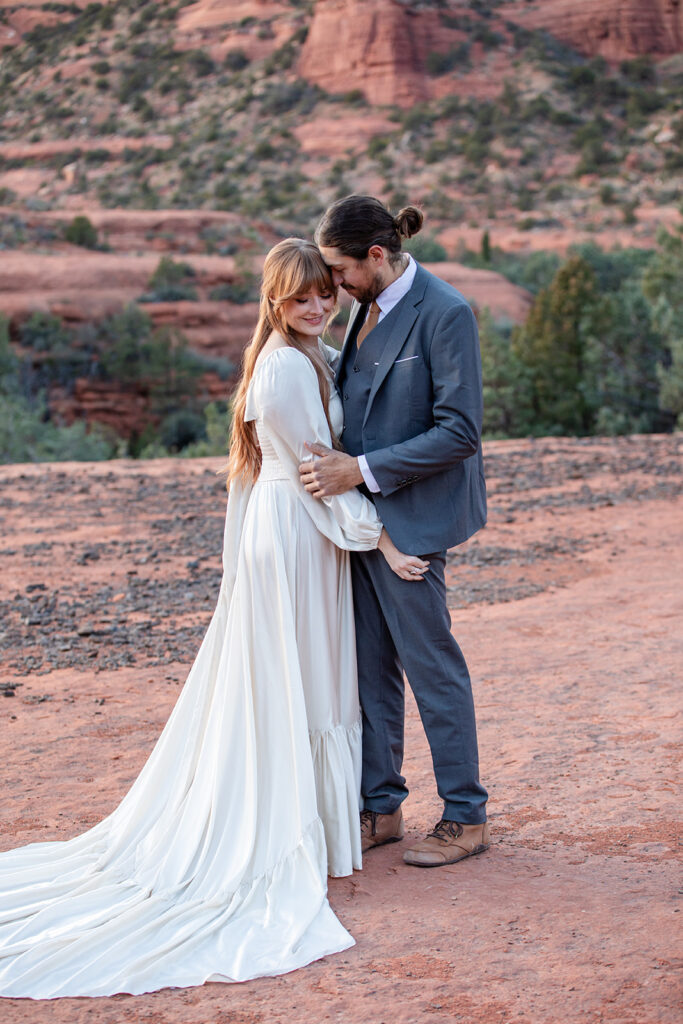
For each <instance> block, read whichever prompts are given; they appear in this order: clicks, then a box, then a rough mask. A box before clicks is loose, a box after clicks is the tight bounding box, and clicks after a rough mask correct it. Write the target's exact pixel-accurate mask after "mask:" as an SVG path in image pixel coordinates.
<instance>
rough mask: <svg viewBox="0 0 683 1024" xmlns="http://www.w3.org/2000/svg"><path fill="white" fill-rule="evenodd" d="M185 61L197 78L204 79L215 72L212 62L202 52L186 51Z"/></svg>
mask: <svg viewBox="0 0 683 1024" xmlns="http://www.w3.org/2000/svg"><path fill="white" fill-rule="evenodd" d="M185 60H186V61H187V63H188V64H189V66H190V68H191V70H192V71H194V73H195V75H197V76H198V77H199V78H206V76H207V75H212V74H214V72H215V71H216V65H215V63H214V61H213V60H212V59H211V57H209V55H208V53H205V52H204V50H188V51H187V52H186V54H185Z"/></svg>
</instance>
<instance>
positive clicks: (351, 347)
mask: <svg viewBox="0 0 683 1024" xmlns="http://www.w3.org/2000/svg"><path fill="white" fill-rule="evenodd" d="M421 226H422V214H421V213H420V211H419V210H417V209H416V208H415V207H407V208H406V209H404V210H402V211H401V212H400V213H399V215H398V216H397V217H396V218H394V217H392V216H391V214H390V213H389V211H388V210H387V209H386V208H385V207H384V206H383V205H382V204H381V203H380V202H379V201H378V200H377V199H373V198H372V197H370V196H359V195H354V196H348V197H347V198H346V199H341V200H339V201H338V202H336V203H334V204H333V205H332V206H331V207H330V208H329V209H328V210H327V212H326V213H325V215H324V216H323V218H322V220H321V222H320V224H319V225H318V229H317V232H316V241H317V243H318V245H319V247H320V250H321V252H322V254H323V258H324V260H325V262H326V263H327V264H328V266H329V267H330V269H331V271H332V276H333V278H334V282H335V285H337V286H341V287H342V288H344V289H345V291H347V292H348V293H349V294H350V295H351V296H352V298H353V299H354V300H355V301H354V304H353V306H352V310H351V318H350V320H349V328H348V330H347V333H346V338H345V340H344V346H343V348H342V352H341V356H340V359H339V365H338V369H337V378H336V379H337V386H338V388H339V391H340V394H341V397H342V401H343V404H344V433H343V436H342V443H343V446H344V449H345V451H344V452H336V451H330V450H329V449H327V448H325V447H324V446H321V445H315V444H313V445H311V446H310V449H311V451H312V452H313V453H314V454H316V455H318V456H320V458H318V459H317V460H316V461H315V462H313V463H311V462H306V463H302V465H301V467H300V472H301V478H302V481H303V483H304V486H305V487H306V489H307V490H308V491H309V492H310V493H311V494H313V495H314V496H315V497H317V498H323V497H327V496H331V495H335V494H341V493H342V492H343V491H346V490H349V489H350V488H351V487H355V486H360V487H361V489H362V490H363V491H364V493H366V494H368V495H369V496H371V497H372V499H373V501H374V502H375V505H376V507H377V511H378V513H379V515H380V517H381V519H382V522H383V523H384V525H385V526H386V528H387V531H388V533H389V536H390V537H391V539H392V540H393V542H394V543H395V544H396V546H397V547H398V548H400V549H401V550H402V551H404V552H406V553H408V554H414V555H419V556H420V557H421V558H424V559H425V561H427V562H429V563H430V564H429V570H428V572H427V573H425V575H424V579H417V578H416V580H415V581H414V582H411V581H407V580H403V579H401V578H400V577H398V576H397V575H396V574H394V573H393V572H392V571H391V569H390V568H389V566H388V564H387V562H386V561H385V559H384V558H383V556H382V555H381V554H380V553H379V552H378V551H368V552H362V553H358V554H352V555H351V566H352V575H353V592H354V603H355V618H356V642H357V654H358V677H359V678H358V684H359V692H360V700H361V705H362V709H363V776H362V787H361V788H362V795H363V801H364V810H363V811H362V812H361V833H362V845H363V850H364V851H366V850H369V849H371V848H372V847H374V846H381V845H383V844H385V843H392V842H396V841H397V840H399V839H401V838H402V837H403V817H402V812H401V803H402V802H403V800H404V799H405V797H406V796H407V793H408V790H407V788H406V784H405V779H404V778H403V776H402V775H401V767H402V762H403V726H404V684H403V671H404V670H405V674H406V676H407V678H408V681H409V683H410V685H411V687H412V690H413V693H414V695H415V699H416V701H417V705H418V708H419V711H420V716H421V718H422V724H423V726H424V729H425V732H426V734H427V739H428V740H429V745H430V748H431V753H432V762H433V766H434V774H435V776H436V784H437V789H438V792H439V795H440V797H441V799H442V800H443V803H444V810H443V815H442V818H441V820H440V821H439V822H438V823H437V824H436V825H435V826H434V828H433V829H432V831H431V832H429V833H428V834H427V835H426V836H425V837H424V838H423V839H421V840H420V841H419V842H418V843H416V844H415V845H414V846H412V847H411V848H410V849H408V850H406V852H405V853H404V857H403V859H404V860H405V861H406V863H407V864H414V865H416V866H418V867H437V866H439V865H442V864H453V863H455V861H458V860H462V859H463V858H464V857H469V856H472V855H473V854H477V853H482V852H483V851H484V850H486V849H487V848H488V845H489V830H488V825H487V824H486V799H487V794H486V790H485V789H484V788H483V786H482V785H481V783H480V782H479V768H478V752H477V735H476V723H475V717H474V705H473V701H472V688H471V685H470V677H469V673H468V671H467V665H466V664H465V659H464V658H463V655H462V652H461V651H460V648H459V647H458V645H457V643H456V642H455V640H454V639H453V636H452V634H451V631H450V627H451V622H450V615H449V613H448V608H447V605H446V585H445V579H444V570H445V563H446V549H447V548H449V547H452V546H453V545H455V544H460V543H462V542H463V541H465V540H467V538H468V537H470V536H471V535H472V534H473V533H474V532H475V531H476V530H478V529H480V527H482V526H483V525H484V523H485V521H486V491H485V485H484V474H483V465H482V454H481V444H480V432H481V420H482V391H481V366H480V357H479V342H478V335H477V327H476V322H475V319H474V316H473V314H472V310H471V309H470V307H469V306H468V305H467V303H466V301H465V299H464V298H463V296H462V295H461V294H460V293H459V292H457V291H456V290H455V289H454V288H451V287H450V285H447V284H445V283H444V282H443V281H440V280H439V279H438V278H437V277H434V276H433V275H432V274H430V273H429V272H428V271H426V270H425V269H424V268H423V267H421V266H419V265H418V264H417V263H416V262H415V261H414V260H413V259H412V257H411V256H410V255H409V254H407V253H403V252H402V251H401V239H402V238H409V237H410V236H411V235H414V234H415V233H416V232H417V231H419V230H420V227H421Z"/></svg>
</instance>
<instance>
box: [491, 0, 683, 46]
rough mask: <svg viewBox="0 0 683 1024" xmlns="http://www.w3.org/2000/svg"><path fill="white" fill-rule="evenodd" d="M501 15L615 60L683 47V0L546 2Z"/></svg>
mask: <svg viewBox="0 0 683 1024" xmlns="http://www.w3.org/2000/svg"><path fill="white" fill-rule="evenodd" d="M500 13H501V14H504V15H505V16H506V17H508V18H510V19H511V20H514V21H516V22H518V23H519V24H520V25H524V26H525V27H526V28H535V29H545V30H546V31H548V32H550V33H551V34H552V35H554V36H556V37H557V38H558V39H561V40H562V41H563V42H565V43H568V44H569V45H570V46H573V47H575V48H576V49H577V50H579V51H581V52H582V53H585V54H588V55H591V56H593V55H600V56H602V57H605V58H606V59H607V60H610V61H619V60H623V59H624V58H628V57H636V56H640V55H644V54H649V55H651V56H653V57H662V56H666V55H668V54H672V53H680V51H681V50H682V49H683V3H681V2H680V0H543V2H542V3H533V4H529V3H514V4H511V5H510V6H509V7H507V8H503V9H502V10H501V12H500Z"/></svg>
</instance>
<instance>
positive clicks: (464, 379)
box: [365, 303, 483, 496]
mask: <svg viewBox="0 0 683 1024" xmlns="http://www.w3.org/2000/svg"><path fill="white" fill-rule="evenodd" d="M429 357H430V359H429V361H430V368H431V378H432V390H433V395H434V401H433V419H434V425H433V426H432V427H430V428H429V430H426V431H424V432H423V433H421V434H417V435H416V436H415V437H411V438H409V439H408V440H407V441H401V442H399V443H398V444H394V445H390V446H389V447H387V448H381V449H379V450H377V451H374V452H366V453H365V457H366V459H367V463H368V467H369V469H370V472H371V473H372V475H373V476H374V478H375V480H376V481H377V484H378V486H379V489H380V491H381V493H382V494H383V495H385V496H386V495H389V494H393V492H394V491H397V490H399V489H400V488H401V487H405V486H406V485H408V484H411V483H414V482H415V481H416V480H421V479H423V478H424V477H428V476H433V475H434V474H435V473H440V472H443V471H444V470H447V469H450V468H451V467H452V466H454V465H456V464H457V463H458V462H462V461H463V460H464V459H468V458H470V456H472V455H474V454H475V453H476V452H477V451H478V450H479V446H480V444H481V427H482V417H483V404H482V386H481V357H480V354H479V334H478V331H477V322H476V320H475V317H474V313H473V312H472V310H471V309H470V307H469V306H468V305H466V304H465V303H460V304H459V305H456V306H454V307H451V308H450V309H449V310H447V311H446V313H444V315H443V316H442V317H441V319H440V321H439V323H438V325H437V327H436V330H435V331H434V335H433V337H432V340H431V343H430V348H429Z"/></svg>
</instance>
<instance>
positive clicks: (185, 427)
mask: <svg viewBox="0 0 683 1024" xmlns="http://www.w3.org/2000/svg"><path fill="white" fill-rule="evenodd" d="M159 438H160V440H161V443H162V444H163V445H164V447H165V448H168V449H169V450H170V451H172V452H173V451H176V452H178V451H180V450H181V449H182V448H185V447H186V446H187V445H188V444H191V443H192V442H193V441H202V440H204V439H205V438H206V422H205V420H204V417H203V416H202V414H201V413H198V412H193V411H192V410H191V409H178V410H177V412H172V413H169V415H168V416H166V417H165V418H164V420H163V421H162V423H161V426H160V427H159Z"/></svg>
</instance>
